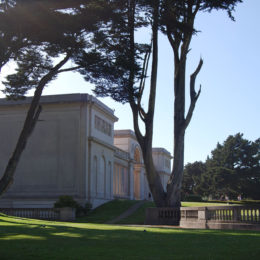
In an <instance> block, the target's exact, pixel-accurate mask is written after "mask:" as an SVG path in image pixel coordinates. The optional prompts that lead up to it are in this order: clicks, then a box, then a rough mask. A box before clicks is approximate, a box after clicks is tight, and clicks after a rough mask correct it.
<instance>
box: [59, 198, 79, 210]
mask: <svg viewBox="0 0 260 260" xmlns="http://www.w3.org/2000/svg"><path fill="white" fill-rule="evenodd" d="M79 206H80V205H79V204H78V202H77V201H75V200H74V199H73V198H72V196H68V195H62V196H60V197H59V199H58V201H56V202H55V204H54V208H64V207H70V208H75V209H76V208H78V207H79Z"/></svg>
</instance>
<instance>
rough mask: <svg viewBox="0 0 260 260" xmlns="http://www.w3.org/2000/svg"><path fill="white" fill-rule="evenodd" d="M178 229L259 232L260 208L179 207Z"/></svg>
mask: <svg viewBox="0 0 260 260" xmlns="http://www.w3.org/2000/svg"><path fill="white" fill-rule="evenodd" d="M180 227H183V228H204V229H205V228H208V229H255V230H260V206H235V205H233V206H212V207H211V206H210V207H181V219H180Z"/></svg>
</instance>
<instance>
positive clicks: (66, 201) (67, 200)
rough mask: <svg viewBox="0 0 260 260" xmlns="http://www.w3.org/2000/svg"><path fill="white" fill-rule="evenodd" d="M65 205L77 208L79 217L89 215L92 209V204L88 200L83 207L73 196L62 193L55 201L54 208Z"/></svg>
mask: <svg viewBox="0 0 260 260" xmlns="http://www.w3.org/2000/svg"><path fill="white" fill-rule="evenodd" d="M64 207H70V208H75V209H76V215H77V216H78V217H79V216H85V215H87V214H88V213H89V211H90V210H91V209H92V204H91V203H90V202H87V203H86V204H85V206H84V207H83V206H81V205H80V204H79V203H78V202H77V201H75V200H74V199H73V197H72V196H68V195H62V196H60V197H59V199H58V201H56V202H55V204H54V208H64Z"/></svg>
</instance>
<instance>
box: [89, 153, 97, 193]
mask: <svg viewBox="0 0 260 260" xmlns="http://www.w3.org/2000/svg"><path fill="white" fill-rule="evenodd" d="M90 189H91V194H92V196H96V193H97V157H96V156H94V158H93V165H92V171H91V187H90Z"/></svg>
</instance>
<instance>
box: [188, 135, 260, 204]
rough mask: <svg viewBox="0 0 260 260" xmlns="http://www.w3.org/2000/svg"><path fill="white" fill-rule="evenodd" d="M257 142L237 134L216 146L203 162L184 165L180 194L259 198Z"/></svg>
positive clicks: (259, 141)
mask: <svg viewBox="0 0 260 260" xmlns="http://www.w3.org/2000/svg"><path fill="white" fill-rule="evenodd" d="M259 187H260V139H257V140H255V141H249V140H247V139H245V138H244V137H243V134H241V133H238V134H236V135H234V136H232V135H231V136H229V137H228V138H227V139H226V140H225V141H224V142H223V144H219V143H218V144H217V146H216V148H215V149H214V150H212V152H211V156H210V157H208V158H207V160H206V162H205V163H202V162H195V163H192V164H187V165H186V166H185V170H184V183H183V192H184V193H188V194H198V195H201V196H210V195H211V196H213V197H214V198H217V199H219V198H221V197H223V196H224V195H227V196H229V197H230V198H237V196H239V195H241V196H242V197H244V198H252V199H260V190H259Z"/></svg>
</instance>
